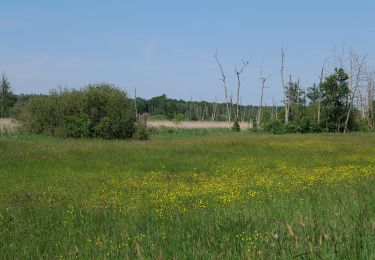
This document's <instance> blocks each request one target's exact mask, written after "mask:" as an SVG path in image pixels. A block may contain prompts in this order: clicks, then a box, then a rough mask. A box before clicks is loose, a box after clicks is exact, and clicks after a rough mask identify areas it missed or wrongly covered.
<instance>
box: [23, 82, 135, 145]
mask: <svg viewBox="0 0 375 260" xmlns="http://www.w3.org/2000/svg"><path fill="white" fill-rule="evenodd" d="M20 120H21V121H22V123H23V124H22V125H23V126H24V127H25V130H26V131H27V132H30V133H36V134H47V135H55V136H60V137H101V138H105V139H114V138H118V139H127V138H131V137H133V135H134V133H135V130H136V129H135V115H134V107H133V103H132V102H131V101H130V99H128V97H127V95H126V93H125V92H123V91H122V90H120V89H118V88H116V87H115V86H113V85H111V84H107V83H101V84H90V85H88V86H86V87H85V88H83V89H81V90H68V89H65V90H62V91H52V92H51V93H50V94H49V95H48V96H36V97H32V98H31V99H30V101H29V103H28V104H27V106H26V108H25V110H24V112H23V114H22V115H21V116H20Z"/></svg>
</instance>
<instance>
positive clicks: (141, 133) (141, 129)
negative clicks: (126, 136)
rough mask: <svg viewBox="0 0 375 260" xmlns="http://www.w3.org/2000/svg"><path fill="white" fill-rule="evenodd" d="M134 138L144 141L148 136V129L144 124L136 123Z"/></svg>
mask: <svg viewBox="0 0 375 260" xmlns="http://www.w3.org/2000/svg"><path fill="white" fill-rule="evenodd" d="M134 137H135V139H137V140H141V141H145V140H148V139H149V138H150V131H149V130H148V128H147V126H146V125H145V124H139V123H138V124H137V127H136V131H135V135H134Z"/></svg>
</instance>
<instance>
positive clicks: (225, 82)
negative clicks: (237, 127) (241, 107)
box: [215, 49, 231, 122]
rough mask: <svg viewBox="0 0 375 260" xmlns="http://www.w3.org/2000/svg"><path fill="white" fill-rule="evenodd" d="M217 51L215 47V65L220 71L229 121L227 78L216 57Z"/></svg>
mask: <svg viewBox="0 0 375 260" xmlns="http://www.w3.org/2000/svg"><path fill="white" fill-rule="evenodd" d="M218 52H219V49H216V52H215V60H216V63H217V65H218V66H219V69H220V73H221V79H220V80H221V81H222V82H223V85H224V92H225V103H226V107H227V119H228V122H230V121H231V113H230V109H229V100H228V88H227V80H226V76H225V74H224V70H223V66H222V65H221V63H220V61H219V58H218Z"/></svg>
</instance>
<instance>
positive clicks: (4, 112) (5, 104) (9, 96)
mask: <svg viewBox="0 0 375 260" xmlns="http://www.w3.org/2000/svg"><path fill="white" fill-rule="evenodd" d="M0 97H1V111H0V112H1V114H0V117H1V118H4V117H8V116H9V110H10V108H11V107H12V106H13V105H14V104H15V103H16V101H17V98H16V96H15V95H14V94H13V93H12V92H11V90H10V83H9V81H8V79H7V78H6V76H5V74H3V75H2V77H1V84H0Z"/></svg>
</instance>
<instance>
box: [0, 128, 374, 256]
mask: <svg viewBox="0 0 375 260" xmlns="http://www.w3.org/2000/svg"><path fill="white" fill-rule="evenodd" d="M190 133H193V134H189V133H188V132H186V133H185V134H180V135H178V134H175V133H172V134H171V135H170V136H169V135H168V134H164V135H161V136H155V137H153V138H152V140H151V141H148V142H129V141H104V140H73V139H65V140H62V139H57V138H49V137H32V136H3V137H0V166H1V167H0V256H1V258H4V259H9V258H11V259H13V258H18V259H23V258H48V259H50V258H76V257H78V258H127V257H128V258H130V259H132V258H135V257H139V258H144V259H150V258H151V259H155V258H157V259H161V258H163V259H171V258H174V257H175V258H177V259H212V258H215V259H217V258H228V259H237V258H256V259H258V258H260V259H276V258H277V259H280V258H282V259H291V258H297V259H321V258H322V259H323V258H324V259H327V258H328V259H333V258H337V259H343V258H346V259H374V258H375V188H374V187H375V135H374V134H350V135H330V134H322V135H285V136H272V135H261V134H256V135H250V134H246V133H240V134H233V133H224V132H217V133H215V132H212V133H209V134H207V132H203V133H204V134H202V136H200V135H201V134H200V133H201V132H190Z"/></svg>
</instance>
